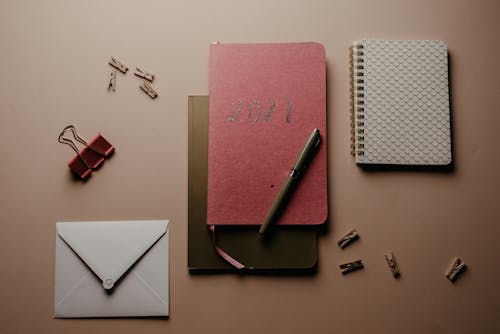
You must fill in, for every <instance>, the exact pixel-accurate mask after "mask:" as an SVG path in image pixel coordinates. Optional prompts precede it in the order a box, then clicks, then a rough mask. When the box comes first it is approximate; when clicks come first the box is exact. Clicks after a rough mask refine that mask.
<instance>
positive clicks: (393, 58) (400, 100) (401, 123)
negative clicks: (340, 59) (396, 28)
mask: <svg viewBox="0 0 500 334" xmlns="http://www.w3.org/2000/svg"><path fill="white" fill-rule="evenodd" d="M351 127H352V128H351V135H352V138H351V139H352V145H351V148H352V150H351V152H352V154H353V155H355V157H356V163H358V164H390V165H448V164H450V163H451V160H452V157H451V134H450V131H451V130H450V104H449V92H448V50H447V47H446V44H445V43H444V42H442V41H389V40H358V41H355V42H354V43H353V45H352V47H351Z"/></svg>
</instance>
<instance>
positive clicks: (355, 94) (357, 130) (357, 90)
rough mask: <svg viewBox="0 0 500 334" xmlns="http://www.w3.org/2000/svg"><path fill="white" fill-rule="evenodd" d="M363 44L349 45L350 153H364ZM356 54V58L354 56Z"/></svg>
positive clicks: (360, 154) (361, 154) (353, 154)
mask: <svg viewBox="0 0 500 334" xmlns="http://www.w3.org/2000/svg"><path fill="white" fill-rule="evenodd" d="M363 51H364V50H363V45H361V44H353V45H351V46H350V47H349V78H350V87H349V95H350V99H349V101H350V103H349V106H350V123H351V155H352V156H353V157H354V156H356V154H357V155H358V156H363V155H364V118H365V115H364V109H365V108H364V100H363V98H364V87H363V86H362V84H363V83H364V72H363V71H364V59H363V58H362V57H363V55H364V54H363ZM354 56H356V59H355V58H354Z"/></svg>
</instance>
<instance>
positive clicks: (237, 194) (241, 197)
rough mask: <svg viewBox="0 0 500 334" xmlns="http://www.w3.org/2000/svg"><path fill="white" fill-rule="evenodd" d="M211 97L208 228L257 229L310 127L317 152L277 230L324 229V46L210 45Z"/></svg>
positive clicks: (302, 44) (287, 206)
mask: <svg viewBox="0 0 500 334" xmlns="http://www.w3.org/2000/svg"><path fill="white" fill-rule="evenodd" d="M209 98H210V100H209V153H208V155H209V156H208V189H207V223H208V224H209V225H260V224H261V223H262V221H263V220H264V217H265V216H266V213H267V211H268V210H269V208H270V207H271V205H272V203H273V201H274V199H275V197H276V195H277V194H278V192H279V190H280V188H281V185H282V184H283V182H284V181H285V178H286V177H287V175H288V174H289V172H290V169H291V167H292V166H293V163H294V162H295V159H296V158H297V155H298V153H299V152H300V150H301V149H302V147H303V145H304V143H305V141H306V139H307V137H308V136H309V134H310V133H311V131H312V130H313V128H318V129H319V130H320V134H321V139H322V142H321V146H320V149H319V151H318V152H317V154H316V156H315V157H314V159H313V160H312V162H311V164H310V165H309V167H308V169H307V171H306V172H305V174H304V176H303V178H302V180H301V181H300V182H299V184H298V186H297V188H296V189H295V192H294V193H293V196H292V197H291V199H290V200H289V201H288V204H287V205H286V208H285V210H284V211H283V214H282V215H281V217H280V219H279V221H278V224H282V225H318V224H322V223H324V222H325V221H326V219H327V215H328V197H327V159H326V152H327V150H326V142H327V140H326V64H325V50H324V47H323V46H322V45H321V44H318V43H280V44H213V45H211V46H210V97H209Z"/></svg>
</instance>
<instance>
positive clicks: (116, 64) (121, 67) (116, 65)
mask: <svg viewBox="0 0 500 334" xmlns="http://www.w3.org/2000/svg"><path fill="white" fill-rule="evenodd" d="M109 65H111V66H113V67H114V68H116V69H117V70H118V71H120V72H122V73H124V74H125V73H127V71H128V67H127V66H125V65H123V64H122V63H120V62H119V61H118V60H116V58H114V57H111V61H110V62H109Z"/></svg>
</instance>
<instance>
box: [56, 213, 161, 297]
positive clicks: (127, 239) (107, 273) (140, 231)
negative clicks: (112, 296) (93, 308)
mask: <svg viewBox="0 0 500 334" xmlns="http://www.w3.org/2000/svg"><path fill="white" fill-rule="evenodd" d="M167 228H168V221H167V220H149V221H115V222H110V221H108V222H67V223H57V233H58V235H59V236H60V237H61V238H62V239H63V240H64V241H65V242H66V243H67V244H68V245H69V247H71V249H72V250H73V251H74V252H75V253H76V254H77V255H78V256H79V257H80V258H81V259H82V260H83V262H85V264H86V265H87V266H88V267H90V269H92V271H93V272H94V273H95V274H96V275H97V276H98V277H99V278H100V279H101V280H102V282H103V286H104V288H106V289H111V288H112V287H113V285H114V284H115V283H116V281H117V280H118V279H119V278H120V277H121V276H122V275H123V274H124V273H125V272H126V271H127V270H128V269H129V268H130V267H131V266H132V265H133V264H134V263H135V262H136V261H137V260H138V259H139V258H140V257H141V256H142V255H143V254H144V253H145V252H146V251H147V250H148V249H150V248H151V246H153V245H154V243H155V242H156V241H157V240H158V239H159V238H161V237H162V236H163V235H164V234H165V233H166V232H167Z"/></svg>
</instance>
